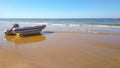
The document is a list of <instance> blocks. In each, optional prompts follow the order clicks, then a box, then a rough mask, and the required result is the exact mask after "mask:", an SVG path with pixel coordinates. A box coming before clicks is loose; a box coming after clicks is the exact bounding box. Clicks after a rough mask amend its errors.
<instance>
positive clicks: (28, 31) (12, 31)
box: [4, 24, 46, 35]
mask: <svg viewBox="0 0 120 68" xmlns="http://www.w3.org/2000/svg"><path fill="white" fill-rule="evenodd" d="M45 27H46V25H40V26H33V27H23V28H20V27H19V25H18V24H14V25H13V27H12V28H11V29H7V30H5V31H4V32H5V34H6V35H17V34H19V35H26V34H38V33H40V32H41V31H42V30H43V29H44V28H45Z"/></svg>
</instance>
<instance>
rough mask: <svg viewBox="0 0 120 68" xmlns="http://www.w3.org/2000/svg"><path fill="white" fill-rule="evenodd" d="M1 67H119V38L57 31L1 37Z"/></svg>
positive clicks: (116, 36)
mask: <svg viewBox="0 0 120 68" xmlns="http://www.w3.org/2000/svg"><path fill="white" fill-rule="evenodd" d="M0 68H120V36H119V35H103V34H89V33H64V32H61V33H59V32H55V33H50V34H44V35H40V36H30V37H22V38H21V37H16V36H12V37H11V36H4V34H2V35H1V39H0Z"/></svg>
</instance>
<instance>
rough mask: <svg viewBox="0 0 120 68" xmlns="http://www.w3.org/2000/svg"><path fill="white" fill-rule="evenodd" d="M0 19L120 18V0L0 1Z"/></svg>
mask: <svg viewBox="0 0 120 68" xmlns="http://www.w3.org/2000/svg"><path fill="white" fill-rule="evenodd" d="M0 18H120V0H0Z"/></svg>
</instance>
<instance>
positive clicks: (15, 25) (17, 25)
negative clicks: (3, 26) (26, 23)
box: [4, 24, 19, 35]
mask: <svg viewBox="0 0 120 68" xmlns="http://www.w3.org/2000/svg"><path fill="white" fill-rule="evenodd" d="M18 27H19V24H14V25H13V27H12V28H11V29H10V30H5V31H4V32H5V34H6V35H15V33H13V31H12V30H13V28H18Z"/></svg>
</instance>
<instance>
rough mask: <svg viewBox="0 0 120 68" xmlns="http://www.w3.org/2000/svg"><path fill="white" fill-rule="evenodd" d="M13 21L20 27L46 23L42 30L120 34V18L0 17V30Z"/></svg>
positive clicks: (9, 26) (8, 26) (6, 27)
mask: <svg viewBox="0 0 120 68" xmlns="http://www.w3.org/2000/svg"><path fill="white" fill-rule="evenodd" d="M14 23H18V24H20V26H21V27H27V26H36V25H41V24H46V25H47V27H46V28H45V29H44V31H52V32H89V33H104V34H120V18H69V19H24V18H23V19H0V30H1V31H2V30H5V29H9V28H11V27H12V24H14Z"/></svg>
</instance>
